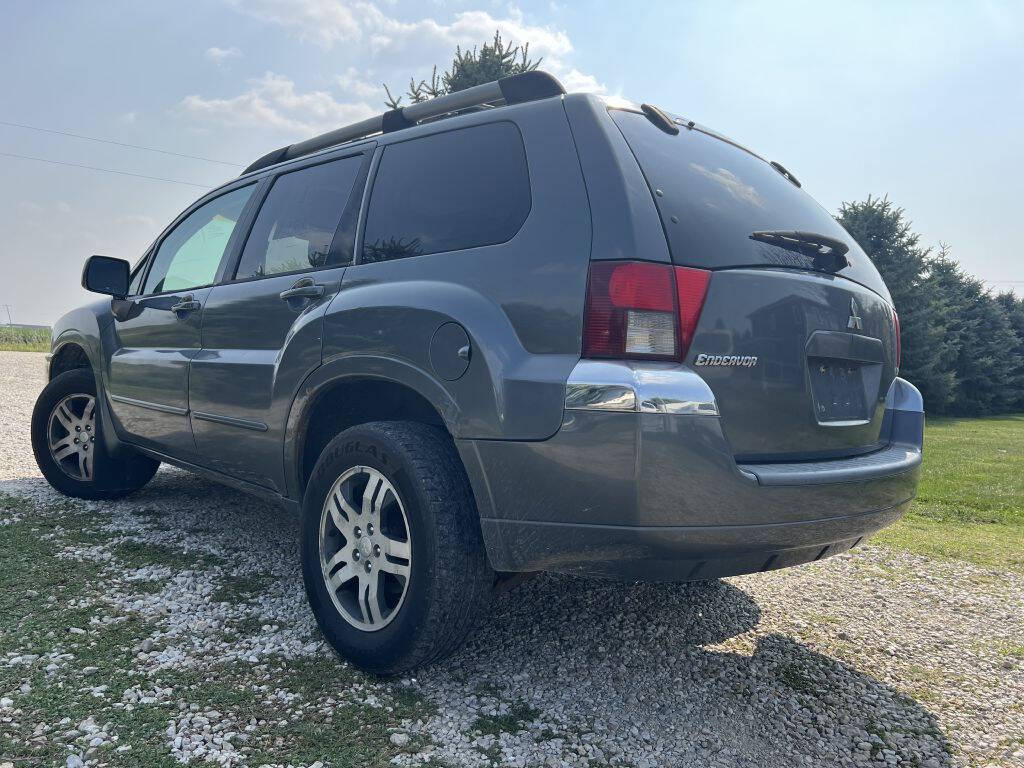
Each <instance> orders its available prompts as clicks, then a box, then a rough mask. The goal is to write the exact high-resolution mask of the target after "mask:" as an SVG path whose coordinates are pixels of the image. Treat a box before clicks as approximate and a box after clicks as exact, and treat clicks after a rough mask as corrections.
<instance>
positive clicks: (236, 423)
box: [192, 411, 269, 432]
mask: <svg viewBox="0 0 1024 768" xmlns="http://www.w3.org/2000/svg"><path fill="white" fill-rule="evenodd" d="M192 418H194V419H199V420H200V421H212V422H215V423H217V424H227V425H228V426H231V427H241V428H242V429H252V430H255V431H257V432H266V431H267V429H269V427H267V425H266V424H264V423H263V422H262V421H249V420H248V419H239V418H236V417H234V416H221V415H220V414H219V413H206V412H205V411H192Z"/></svg>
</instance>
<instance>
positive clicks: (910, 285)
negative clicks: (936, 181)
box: [836, 196, 957, 412]
mask: <svg viewBox="0 0 1024 768" xmlns="http://www.w3.org/2000/svg"><path fill="white" fill-rule="evenodd" d="M836 218H837V219H838V221H839V223H840V224H842V225H843V226H844V227H845V228H846V229H847V231H848V232H849V233H850V234H851V235H852V236H853V238H854V239H855V240H856V241H857V242H858V243H859V244H860V246H861V248H863V249H864V251H865V253H867V255H868V256H869V257H870V258H871V260H872V261H873V262H874V264H875V266H876V267H877V268H878V271H879V272H880V273H881V274H882V278H883V279H884V280H885V284H886V285H887V286H888V287H889V291H890V293H891V294H892V299H893V304H894V305H895V307H896V311H897V312H898V313H899V316H900V328H901V330H902V347H903V354H902V358H903V359H902V363H901V365H900V375H901V376H903V377H904V378H906V379H908V380H909V381H911V382H913V383H914V384H915V385H916V386H917V387H918V388H919V389H920V390H921V394H922V395H923V397H924V402H925V406H926V407H927V408H928V409H929V410H931V411H935V412H943V411H945V410H947V409H948V408H949V406H950V404H951V403H952V402H953V400H954V399H955V397H956V380H955V377H954V374H953V371H952V361H953V359H954V358H955V356H956V349H957V348H956V341H955V339H951V338H950V337H949V335H948V326H949V322H950V321H949V316H948V314H947V313H946V312H945V311H944V309H943V307H942V306H941V303H940V301H939V300H938V298H937V296H935V295H933V294H932V293H931V292H930V291H927V290H923V287H924V284H925V282H926V281H927V278H928V267H929V261H928V256H929V249H927V248H924V247H922V246H921V244H920V236H919V235H917V234H916V233H914V232H913V230H912V229H911V222H909V221H907V220H906V217H905V215H904V211H903V209H902V208H897V207H896V206H894V205H893V204H892V203H891V202H889V200H888V198H874V197H870V196H869V197H868V199H867V200H864V201H862V202H853V203H843V204H842V206H841V207H840V209H839V215H838V216H837V217H836Z"/></svg>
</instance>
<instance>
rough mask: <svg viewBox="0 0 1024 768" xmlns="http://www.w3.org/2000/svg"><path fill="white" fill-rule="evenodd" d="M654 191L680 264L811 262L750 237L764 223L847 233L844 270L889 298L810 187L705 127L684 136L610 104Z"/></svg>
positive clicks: (684, 132) (841, 236)
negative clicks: (809, 190) (797, 184)
mask: <svg viewBox="0 0 1024 768" xmlns="http://www.w3.org/2000/svg"><path fill="white" fill-rule="evenodd" d="M610 113H611V116H612V119H613V120H614V121H615V123H616V125H618V127H619V129H620V130H621V131H622V134H623V136H624V137H625V138H626V142H627V143H628V144H629V147H630V149H631V150H632V151H633V155H634V156H635V157H636V160H637V162H638V163H639V164H640V168H641V170H642V171H643V174H644V177H645V178H646V179H647V183H648V185H649V186H650V187H651V194H652V195H653V196H654V201H655V204H656V205H657V208H658V213H659V214H660V216H661V220H662V224H663V226H664V228H665V234H666V237H667V238H668V245H669V250H670V252H671V254H672V260H673V261H674V262H675V263H676V264H682V265H686V266H691V267H702V268H705V269H717V268H724V267H742V266H780V267H793V268H800V269H810V267H811V261H812V260H811V259H810V258H809V257H807V256H804V255H803V254H799V253H794V252H792V251H788V250H785V249H783V248H780V247H778V246H774V245H770V244H767V243H763V242H758V241H755V240H751V239H750V234H751V233H752V232H756V231H763V230H802V231H806V232H815V233H817V234H821V235H827V236H829V237H832V238H836V239H839V240H842V241H843V242H845V243H846V244H847V245H849V247H850V251H849V253H848V254H847V256H848V258H849V260H850V262H851V266H849V267H847V268H845V269H843V270H841V271H840V273H839V274H841V275H843V276H844V277H848V278H850V279H852V280H856V281H857V282H860V283H862V284H863V285H866V286H867V287H869V288H871V289H873V290H875V291H876V292H878V293H881V294H882V295H883V296H885V297H888V291H886V288H885V285H884V284H883V282H882V279H881V277H879V275H878V272H877V271H876V270H875V267H874V265H873V264H872V263H871V261H870V259H868V257H867V255H866V254H865V253H864V252H863V251H862V250H861V249H860V247H859V246H858V245H857V243H856V242H855V241H854V239H853V238H852V237H850V235H849V234H848V233H847V232H846V230H845V229H843V228H842V226H840V225H839V223H838V222H837V221H836V220H835V219H834V218H833V217H832V216H831V215H830V214H829V213H828V211H826V210H825V209H824V208H822V207H821V206H820V205H819V204H818V203H817V202H816V201H815V200H814V198H812V197H811V196H810V195H809V194H807V193H806V192H805V191H804V190H803V189H801V188H799V187H797V186H796V185H795V184H793V183H792V182H790V181H789V180H788V179H786V178H785V177H784V176H783V175H782V174H780V173H779V172H778V171H776V170H775V169H774V168H773V167H772V166H771V165H770V164H769V163H767V162H765V161H764V160H762V159H761V158H759V157H757V156H756V155H753V154H751V153H750V152H747V151H746V150H744V149H741V148H740V147H737V146H735V145H733V144H730V143H729V142H728V141H725V140H723V139H721V138H717V137H715V136H711V135H709V134H707V133H704V132H702V131H700V130H687V129H686V128H683V129H681V130H680V132H679V133H678V134H677V135H672V134H668V133H666V132H664V131H662V130H661V129H659V128H658V127H656V126H655V125H653V124H652V123H651V122H650V121H649V120H648V119H647V118H646V117H645V116H644V115H642V114H638V113H636V112H630V111H626V110H621V109H613V110H610Z"/></svg>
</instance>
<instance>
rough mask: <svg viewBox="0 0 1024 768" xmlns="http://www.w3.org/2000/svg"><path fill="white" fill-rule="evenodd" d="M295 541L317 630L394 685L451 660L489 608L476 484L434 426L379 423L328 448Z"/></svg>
mask: <svg viewBox="0 0 1024 768" xmlns="http://www.w3.org/2000/svg"><path fill="white" fill-rule="evenodd" d="M363 478H365V481H364V480H363ZM339 497H340V498H341V499H342V500H343V502H344V503H342V502H341V501H339ZM364 497H368V498H369V499H370V501H369V502H365V503H366V507H364V506H362V505H361V503H363V501H364ZM364 509H368V510H369V511H368V512H364ZM349 518H351V519H349ZM375 520H376V525H377V527H376V528H372V530H371V527H372V525H373V524H374V521H375ZM403 527H404V529H405V530H404V531H403V530H402V528H403ZM342 529H345V531H346V532H343V531H342ZM300 535H301V553H302V573H303V579H304V581H305V585H306V594H307V596H308V598H309V603H310V606H311V607H312V609H313V614H314V615H315V617H316V620H317V624H318V625H319V626H320V630H321V632H323V635H324V637H325V638H326V639H327V641H328V642H329V643H330V644H331V646H332V647H333V648H334V649H335V650H336V651H337V652H338V654H339V655H341V656H342V657H343V658H344V659H346V660H348V661H349V662H350V663H352V664H354V665H355V666H357V667H360V668H362V669H364V670H366V671H368V672H372V673H374V674H377V675H382V676H390V675H397V674H401V673H404V672H407V671H409V670H411V669H413V668H415V667H418V666H421V665H423V664H427V663H430V662H432V661H436V660H438V659H440V658H442V657H444V656H447V655H449V654H451V653H452V652H454V651H455V650H456V649H457V648H459V646H461V645H462V643H463V642H464V641H465V639H466V637H467V636H468V635H469V633H470V632H471V631H472V630H473V628H474V627H475V626H476V624H477V622H478V621H479V620H480V618H481V617H482V616H483V615H484V613H485V612H486V610H487V607H488V605H489V602H490V594H491V585H492V584H493V582H494V572H493V571H492V570H491V568H490V566H489V565H488V562H487V556H486V554H485V552H484V545H483V539H482V536H481V533H480V521H479V517H478V514H477V510H476V504H475V503H474V501H473V494H472V491H471V489H470V487H469V480H468V479H467V477H466V473H465V470H464V468H463V466H462V462H461V460H460V459H459V456H458V453H457V452H456V451H455V446H454V445H453V443H452V441H451V438H450V437H449V436H448V435H447V434H446V433H445V432H443V431H442V430H441V429H438V428H437V427H432V426H429V425H426V424H418V423H413V422H401V421H397V422H373V423H369V424H362V425H359V426H356V427H352V428H350V429H347V430H345V431H344V432H342V433H340V434H339V435H338V436H337V437H335V438H334V439H333V440H331V442H330V443H328V445H327V447H326V448H325V449H324V451H323V453H322V454H321V455H320V458H319V459H318V460H317V463H316V466H315V467H314V469H313V473H312V475H311V477H310V480H309V484H308V486H307V488H306V493H305V497H304V499H303V511H302V525H301V534H300ZM403 539H404V541H403ZM357 550H358V551H357ZM360 553H362V554H360ZM364 568H365V570H364ZM370 568H373V570H370ZM402 573H405V574H406V575H405V578H404V579H403V576H402ZM363 574H366V575H365V576H364V575H363ZM329 577H330V578H331V579H332V582H333V583H332V585H331V586H329V585H328V578H329ZM366 584H370V585H373V584H376V586H374V587H372V591H373V595H370V594H369V593H367V592H365V591H364V590H365V589H366ZM370 598H372V599H373V600H376V601H377V602H376V603H374V602H372V601H371V599H370ZM364 600H365V602H364ZM374 607H375V608H376V611H377V614H376V615H375V614H374Z"/></svg>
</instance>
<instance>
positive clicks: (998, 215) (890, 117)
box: [0, 0, 1024, 324]
mask: <svg viewBox="0 0 1024 768" xmlns="http://www.w3.org/2000/svg"><path fill="white" fill-rule="evenodd" d="M5 17H6V18H5V23H4V24H3V25H2V27H0V65H3V69H4V71H5V72H6V75H5V77H3V78H0V232H3V233H4V237H3V238H2V240H0V322H6V320H7V315H6V311H7V310H8V309H9V311H10V314H11V318H12V319H13V321H14V322H15V323H42V324H50V323H52V322H53V321H54V320H55V319H57V318H58V317H59V316H60V315H61V314H63V313H64V312H65V311H67V310H68V309H70V308H72V307H74V306H76V305H78V304H81V303H83V302H85V301H87V300H89V295H88V294H86V293H85V292H84V291H83V290H82V289H81V288H80V286H79V283H80V279H81V267H82V264H83V262H84V260H85V258H86V257H87V256H89V255H90V254H93V253H101V254H105V255H109V256H117V257H121V258H125V259H128V260H130V261H132V262H134V261H135V260H136V259H137V258H138V257H139V256H140V255H141V254H142V253H143V251H144V250H145V248H146V247H147V246H148V245H149V243H150V242H152V240H153V239H154V238H155V237H156V236H157V235H158V234H159V233H160V231H161V230H162V229H163V228H164V227H165V226H166V225H167V224H168V223H169V222H170V221H171V220H172V219H173V218H174V217H175V216H176V215H177V214H178V213H179V212H180V211H181V210H182V209H184V208H185V207H186V206H188V205H189V203H191V202H192V201H193V200H195V199H196V198H197V197H199V196H200V195H202V194H203V193H204V192H205V190H206V189H208V188H210V187H212V186H216V185H217V184H219V183H221V182H223V181H226V180H227V179H229V178H231V177H232V176H234V175H236V174H237V173H238V172H239V171H240V170H241V167H242V166H244V165H246V164H248V163H249V162H251V161H252V160H254V159H255V158H257V157H259V156H260V155H262V154H264V153H266V152H267V151H269V150H271V149H275V148H277V147H279V146H282V145H284V144H288V143H292V142H295V141H299V140H302V139H305V138H308V137H310V136H312V135H314V134H316V133H318V132H323V131H325V130H329V129H331V128H335V127H338V126H340V125H344V124H346V123H349V122H353V121H356V120H359V119H361V118H363V117H366V116H369V115H371V114H374V113H376V112H380V111H382V110H383V108H384V106H383V89H382V87H381V83H382V82H386V83H388V84H390V85H392V86H393V87H397V88H401V87H402V86H403V85H404V84H405V83H407V82H408V80H409V78H410V77H412V76H415V77H417V78H422V77H428V76H429V74H430V70H431V68H432V66H433V65H434V64H437V65H438V67H439V69H444V68H445V67H446V66H447V65H448V64H449V63H450V61H451V58H452V54H453V52H454V49H455V47H456V46H457V45H461V46H463V47H464V48H465V47H472V46H473V45H474V44H479V43H482V42H484V41H487V40H489V39H490V38H491V37H492V36H493V34H494V31H495V30H496V29H497V30H500V31H501V32H502V34H503V36H504V37H505V38H506V40H509V39H511V40H514V41H516V42H529V43H530V53H531V55H533V56H535V57H543V64H542V68H543V69H547V70H548V71H550V72H552V73H553V74H555V75H556V76H558V77H559V78H560V79H561V80H562V82H563V83H564V84H565V85H566V87H567V89H569V90H589V91H596V92H599V93H604V94H607V95H610V96H622V97H625V98H628V99H631V100H633V101H637V102H640V101H647V102H651V103H654V104H657V105H660V106H663V107H665V108H666V109H669V110H671V111H673V112H677V113H679V114H682V115H685V116H687V117H689V118H692V119H694V120H696V121H698V122H700V123H702V124H704V125H708V126H710V127H712V128H714V129H716V130H718V131H719V132H721V133H724V134H726V135H728V136H730V137H732V138H733V139H735V140H737V141H739V142H740V143H742V144H745V145H746V146H749V147H751V148H752V149H753V150H755V151H757V152H759V153H760V154H762V155H763V156H765V157H767V158H769V159H773V160H778V161H779V162H781V163H782V164H783V165H785V166H786V167H787V168H789V169H790V170H791V171H792V172H793V173H794V174H795V175H796V176H797V177H798V178H799V179H800V180H801V181H802V182H803V185H804V188H805V189H806V190H807V191H808V192H810V193H811V194H812V195H813V196H814V197H815V198H816V199H817V200H818V201H819V202H820V203H821V204H822V205H824V206H825V207H826V208H827V209H828V210H830V211H833V212H835V211H837V210H838V208H839V205H840V204H841V203H842V202H843V201H853V200H861V199H864V198H866V197H867V196H868V195H876V196H882V195H888V197H889V199H890V200H892V201H893V202H894V203H896V204H897V205H899V206H901V207H903V208H904V209H905V210H906V213H907V216H908V217H909V218H910V219H911V220H912V221H913V224H914V229H915V230H916V231H917V232H919V233H920V234H921V236H922V241H923V242H924V243H925V244H927V245H930V246H938V245H939V244H940V243H945V244H947V245H948V246H949V247H950V248H951V251H952V255H953V256H954V257H955V258H957V259H958V260H959V261H960V262H961V264H962V265H963V267H964V268H965V269H966V270H967V271H968V272H970V273H972V274H974V275H976V276H978V277H980V278H983V279H985V280H988V281H991V282H990V286H991V287H992V288H993V289H998V290H1006V289H1010V288H1014V289H1015V290H1016V291H1017V293H1018V294H1024V258H1022V257H1024V248H1022V247H1021V235H1020V226H1019V221H1020V218H1021V202H1020V179H1021V178H1022V176H1024V3H1021V2H1017V1H1013V2H983V1H982V2H969V3H965V2H910V1H904V2H895V1H893V0H889V1H888V2H858V3H850V2H826V1H825V0H819V1H818V2H786V1H785V0H772V1H771V2H685V1H677V2H664V3H662V2H654V1H649V2H644V3H628V2H607V3H598V2H594V3H582V2H580V3H570V2H558V1H557V0H556V1H554V2H552V1H551V0H548V1H547V2H521V3H516V4H508V3H504V2H500V3H497V2H496V3H490V2H483V3H481V2H458V1H454V2H453V1H450V0H449V1H445V0H435V1H428V2H421V3H410V2H404V1H403V0H397V1H393V0H373V1H371V0H365V1H362V2H338V1H337V0H249V1H247V0H206V1H205V2H190V1H188V0H179V2H176V3H174V4H173V5H172V4H170V3H164V4H161V5H158V4H156V3H136V2H127V1H126V2H90V3H80V2H59V1H57V0H51V1H50V2H46V3H36V2H30V1H29V0H13V2H11V3H10V4H6V5H5ZM11 123H15V124H18V126H32V127H33V128H35V129H39V128H43V129H48V130H50V131H61V132H65V133H74V134H80V135H83V136H89V137H93V138H101V139H104V140H107V141H112V142H120V143H121V144H134V145H140V146H145V147H150V148H156V149H161V150H164V151H165V152H169V153H177V154H161V153H157V152H150V151H143V150H139V149H133V148H130V147H125V146H121V145H116V144H105V143H99V142H94V141H87V140H84V139H80V138H74V137H71V136H65V135H59V134H56V133H47V132H44V131H40V130H30V129H27V128H24V127H18V126H15V125H10V124H11ZM11 155H20V156H22V157H12V156H11ZM179 155H191V156H195V157H199V158H206V160H201V159H194V158H192V157H182V156H179ZM26 156H27V157H32V158H37V159H36V160H28V159H25V157H26ZM41 160H48V161H56V162H59V163H71V164H76V165H77V166H81V165H85V166H91V167H93V168H104V169H109V170H117V171H122V172H125V173H131V174H138V175H139V176H150V177H156V178H158V179H161V180H159V181H158V180H155V179H150V178H140V177H139V176H129V175H122V174H114V173H107V172H102V171H98V170H89V169H86V168H80V167H76V165H58V164H55V163H53V162H41ZM209 160H216V161H220V162H219V163H215V162H209ZM232 164H234V165H232ZM179 182H187V183H179ZM1014 281H1015V282H1014ZM5 305H7V306H5Z"/></svg>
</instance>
